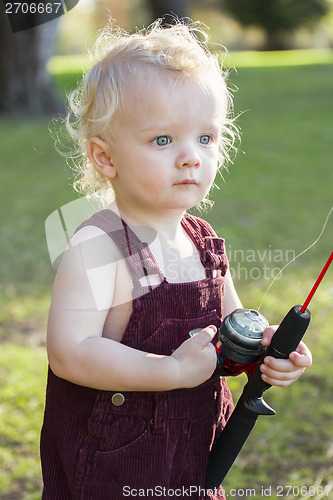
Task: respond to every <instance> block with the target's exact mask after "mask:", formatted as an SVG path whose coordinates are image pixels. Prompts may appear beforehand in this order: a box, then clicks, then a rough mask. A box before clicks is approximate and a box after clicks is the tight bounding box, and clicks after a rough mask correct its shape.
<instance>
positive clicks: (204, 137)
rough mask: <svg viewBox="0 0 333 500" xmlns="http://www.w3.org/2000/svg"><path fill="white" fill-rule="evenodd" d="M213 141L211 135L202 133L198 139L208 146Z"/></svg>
mask: <svg viewBox="0 0 333 500" xmlns="http://www.w3.org/2000/svg"><path fill="white" fill-rule="evenodd" d="M211 141H212V136H210V135H207V134H206V135H201V136H200V137H199V139H198V142H199V143H200V144H203V145H204V146H208V144H210V143H211Z"/></svg>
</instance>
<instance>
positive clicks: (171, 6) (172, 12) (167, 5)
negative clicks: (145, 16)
mask: <svg viewBox="0 0 333 500" xmlns="http://www.w3.org/2000/svg"><path fill="white" fill-rule="evenodd" d="M148 4H149V6H150V10H151V12H152V14H153V17H154V19H158V18H164V21H165V24H170V23H172V22H173V18H172V16H176V17H177V18H179V19H181V18H182V17H186V16H187V15H188V14H187V8H188V5H187V4H188V0H149V1H148Z"/></svg>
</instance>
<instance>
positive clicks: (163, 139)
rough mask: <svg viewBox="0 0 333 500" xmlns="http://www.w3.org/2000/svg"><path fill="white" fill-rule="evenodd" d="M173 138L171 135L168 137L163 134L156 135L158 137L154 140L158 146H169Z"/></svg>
mask: <svg viewBox="0 0 333 500" xmlns="http://www.w3.org/2000/svg"><path fill="white" fill-rule="evenodd" d="M170 142H171V140H170V137H167V136H166V135H161V136H160V137H156V139H154V140H153V144H155V145H156V146H167V145H168V144H170Z"/></svg>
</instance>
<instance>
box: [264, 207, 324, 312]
mask: <svg viewBox="0 0 333 500" xmlns="http://www.w3.org/2000/svg"><path fill="white" fill-rule="evenodd" d="M332 212H333V206H332V207H331V208H330V210H329V212H328V215H327V217H326V219H325V222H324V225H323V227H322V230H321V231H320V234H319V236H318V237H317V238H316V239H315V241H314V242H313V243H311V245H310V246H308V247H307V248H306V249H305V250H303V251H302V252H300V253H299V254H298V255H296V257H294V258H293V259H291V260H290V261H289V262H287V264H286V265H285V266H284V267H283V268H282V269H281V270H280V271H279V273H278V274H277V275H276V276H275V278H274V279H273V281H272V282H271V283H270V285H269V287H268V288H267V290H266V292H265V294H264V296H263V298H262V299H261V302H260V304H259V307H258V309H257V311H259V310H260V308H261V306H262V303H263V302H264V300H265V297H266V295H267V294H268V292H269V290H270V289H271V288H272V286H273V284H274V282H275V280H277V279H278V278H279V276H281V274H282V273H283V271H284V270H285V269H286V267H288V266H289V264H291V263H292V262H295V260H296V259H298V258H299V257H301V256H302V255H304V254H305V253H306V252H307V251H308V250H310V249H311V248H312V247H313V246H315V245H316V244H317V243H318V241H319V240H320V238H321V237H322V235H323V232H324V231H325V229H326V226H327V223H328V219H329V218H330V215H331V213H332Z"/></svg>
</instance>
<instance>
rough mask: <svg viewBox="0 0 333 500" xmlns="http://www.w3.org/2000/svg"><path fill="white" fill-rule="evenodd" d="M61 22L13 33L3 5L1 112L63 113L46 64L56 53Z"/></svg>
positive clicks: (0, 27) (0, 8)
mask: <svg viewBox="0 0 333 500" xmlns="http://www.w3.org/2000/svg"><path fill="white" fill-rule="evenodd" d="M57 22H58V19H54V20H53V21H51V22H49V23H46V24H42V25H40V26H37V27H35V28H30V29H25V30H24V31H19V32H17V33H13V32H12V29H11V26H10V23H9V19H8V17H7V16H6V15H5V12H4V3H3V2H1V6H0V68H1V78H0V113H1V114H4V113H7V114H10V113H12V114H13V113H20V114H23V113H54V112H57V111H62V109H63V108H62V107H61V104H59V102H58V100H57V97H56V94H55V92H54V90H53V87H52V80H51V76H50V74H49V73H48V71H47V68H46V63H47V61H48V59H49V57H50V56H51V55H52V53H53V45H54V39H55V33H56V25H57Z"/></svg>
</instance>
